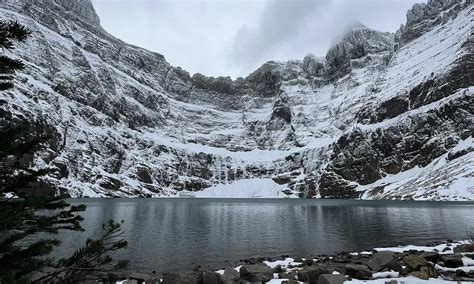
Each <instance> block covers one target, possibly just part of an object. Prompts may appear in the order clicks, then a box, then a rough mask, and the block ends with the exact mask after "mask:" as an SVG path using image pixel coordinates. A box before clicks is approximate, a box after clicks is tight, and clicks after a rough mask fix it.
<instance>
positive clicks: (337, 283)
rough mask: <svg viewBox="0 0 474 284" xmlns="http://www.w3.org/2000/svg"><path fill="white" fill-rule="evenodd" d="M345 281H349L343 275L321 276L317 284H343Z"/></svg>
mask: <svg viewBox="0 0 474 284" xmlns="http://www.w3.org/2000/svg"><path fill="white" fill-rule="evenodd" d="M344 281H347V278H346V276H344V275H342V274H321V276H319V279H318V282H317V284H343V283H344Z"/></svg>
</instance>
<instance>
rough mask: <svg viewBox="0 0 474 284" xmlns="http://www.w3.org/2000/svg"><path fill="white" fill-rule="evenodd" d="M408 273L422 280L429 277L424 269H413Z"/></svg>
mask: <svg viewBox="0 0 474 284" xmlns="http://www.w3.org/2000/svg"><path fill="white" fill-rule="evenodd" d="M408 275H409V276H413V277H416V278H420V279H423V280H428V279H430V276H429V275H428V273H426V272H425V271H413V272H412V273H410V274H408Z"/></svg>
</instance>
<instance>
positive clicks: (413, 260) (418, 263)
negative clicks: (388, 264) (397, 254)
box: [402, 254, 430, 271]
mask: <svg viewBox="0 0 474 284" xmlns="http://www.w3.org/2000/svg"><path fill="white" fill-rule="evenodd" d="M402 260H403V262H404V263H405V264H406V266H407V268H409V269H410V270H415V271H416V270H420V269H421V268H422V267H426V266H430V263H429V262H428V261H427V260H426V259H424V258H423V257H420V256H418V255H415V254H409V255H406V256H404V257H403V259H402Z"/></svg>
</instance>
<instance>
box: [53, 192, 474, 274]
mask: <svg viewBox="0 0 474 284" xmlns="http://www.w3.org/2000/svg"><path fill="white" fill-rule="evenodd" d="M71 202H72V203H75V204H76V203H85V204H86V205H87V206H88V208H87V211H86V212H85V213H84V218H85V221H84V223H83V225H84V227H85V228H86V230H87V234H83V233H70V232H68V233H67V234H63V235H61V238H62V241H63V245H62V247H61V250H60V252H59V256H62V255H66V254H67V253H70V250H71V248H73V247H76V246H77V244H79V243H81V242H83V241H85V239H86V237H87V236H88V234H99V233H100V231H101V224H102V223H104V222H105V221H106V220H108V219H115V220H124V222H125V223H124V229H125V231H126V234H125V238H126V239H127V240H128V241H129V248H128V249H127V250H126V251H121V252H118V255H117V257H124V258H127V259H130V260H131V263H132V264H133V268H138V269H144V270H157V271H161V272H164V271H168V270H174V269H176V268H180V269H185V268H192V267H193V266H194V265H195V264H208V265H210V266H211V267H214V268H219V267H222V266H223V265H225V262H226V261H230V262H231V263H235V261H238V260H239V259H242V258H248V257H251V256H256V255H261V256H279V255H281V254H288V255H294V256H297V255H301V256H309V255H316V254H329V253H334V252H337V251H355V250H364V249H370V248H372V247H377V246H383V245H393V244H394V243H426V242H433V241H437V240H444V239H448V238H454V239H462V238H465V237H466V235H467V232H469V230H472V229H474V228H473V227H474V214H473V213H474V212H473V211H474V203H446V202H442V203H425V202H423V203H414V202H396V201H372V202H366V201H338V200H200V199H187V200H175V199H159V200H151V199H128V200H127V199H110V200H103V199H102V200H101V199H86V200H72V201H71Z"/></svg>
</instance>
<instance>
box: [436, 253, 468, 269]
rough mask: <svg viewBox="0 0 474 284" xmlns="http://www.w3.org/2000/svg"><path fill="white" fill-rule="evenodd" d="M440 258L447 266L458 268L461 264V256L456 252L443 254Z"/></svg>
mask: <svg viewBox="0 0 474 284" xmlns="http://www.w3.org/2000/svg"><path fill="white" fill-rule="evenodd" d="M441 260H442V261H443V263H444V266H446V267H449V268H458V267H460V266H463V262H462V259H461V256H460V255H457V254H448V255H443V256H442V257H441Z"/></svg>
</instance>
